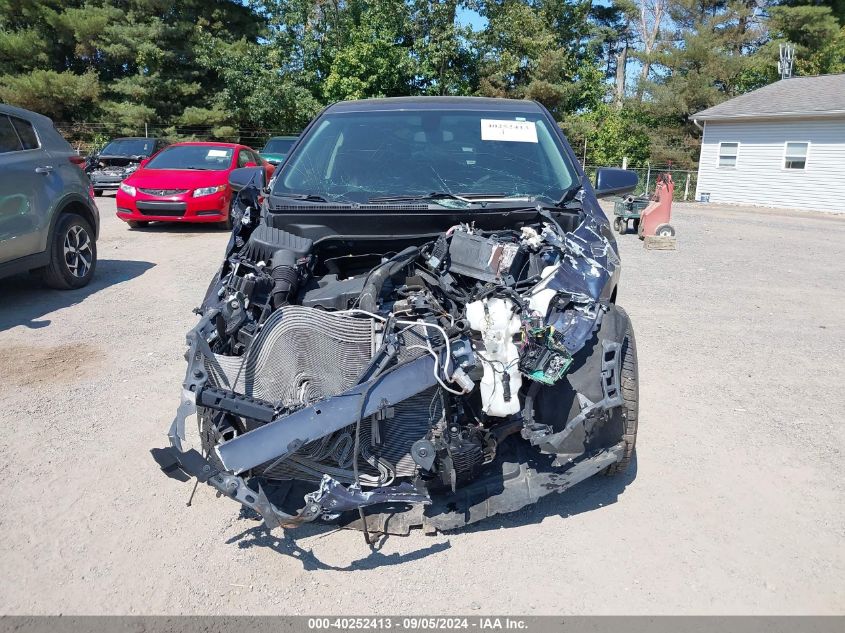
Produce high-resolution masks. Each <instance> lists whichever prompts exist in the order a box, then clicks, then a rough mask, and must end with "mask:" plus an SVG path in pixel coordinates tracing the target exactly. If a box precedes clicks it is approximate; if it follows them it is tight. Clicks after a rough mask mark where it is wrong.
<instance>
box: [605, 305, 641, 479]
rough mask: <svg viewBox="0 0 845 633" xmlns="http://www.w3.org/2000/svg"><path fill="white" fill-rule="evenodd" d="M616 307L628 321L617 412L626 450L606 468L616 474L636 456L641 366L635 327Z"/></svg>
mask: <svg viewBox="0 0 845 633" xmlns="http://www.w3.org/2000/svg"><path fill="white" fill-rule="evenodd" d="M616 309H617V310H619V312H621V313H622V315H623V316H624V317H625V319H626V320H627V322H628V326H627V328H626V329H625V339H624V340H623V341H622V372H621V376H620V383H621V387H622V400H623V402H622V405H621V406H620V407H618V409H617V410H616V412H615V414H616V415H621V416H622V425H623V433H622V441H623V442H624V445H625V446H624V452H623V454H622V459H621V460H620V461H618V462H616V463H615V464H611V465H610V466H608V467H607V468H606V469H605V471H604V472H605V474H607V475H616V474H619V473H624V472H625V471H626V470H628V466H629V465H630V464H631V459H633V457H634V449H635V448H636V445H637V423H638V420H639V401H640V388H639V368H638V366H637V342H636V340H635V339H634V329H633V328H632V327H631V319H630V318H629V317H628V313H627V312H625V311H624V310H623V309H622V308H620V307H619V306H616Z"/></svg>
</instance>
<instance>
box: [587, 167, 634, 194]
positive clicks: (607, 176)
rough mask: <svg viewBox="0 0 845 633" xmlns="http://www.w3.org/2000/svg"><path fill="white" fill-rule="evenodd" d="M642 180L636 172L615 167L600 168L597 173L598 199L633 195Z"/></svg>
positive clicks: (596, 188) (596, 187)
mask: <svg viewBox="0 0 845 633" xmlns="http://www.w3.org/2000/svg"><path fill="white" fill-rule="evenodd" d="M639 180H640V178H639V176H637V173H636V172H634V171H629V170H627V169H617V168H615V167H599V168H598V170H597V171H596V186H595V190H596V197H597V198H606V197H607V196H617V195H622V194H626V193H631V192H632V191H634V189H636V188H637V183H638V182H639Z"/></svg>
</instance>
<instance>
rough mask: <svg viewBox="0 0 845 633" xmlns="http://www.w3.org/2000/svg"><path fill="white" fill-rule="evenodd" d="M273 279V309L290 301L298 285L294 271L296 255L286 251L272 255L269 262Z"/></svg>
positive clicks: (297, 278) (297, 275)
mask: <svg viewBox="0 0 845 633" xmlns="http://www.w3.org/2000/svg"><path fill="white" fill-rule="evenodd" d="M270 264H271V266H272V271H271V273H270V276H271V277H272V278H273V307H275V308H278V307H279V306H283V305H285V304H286V303H288V301H289V300H290V297H291V295H293V294H294V293H295V292H296V289H297V286H298V285H299V273H298V272H297V270H296V254H295V253H294V252H293V251H289V250H287V249H279V250H277V251H276V252H275V253H273V259H272V260H271V262H270Z"/></svg>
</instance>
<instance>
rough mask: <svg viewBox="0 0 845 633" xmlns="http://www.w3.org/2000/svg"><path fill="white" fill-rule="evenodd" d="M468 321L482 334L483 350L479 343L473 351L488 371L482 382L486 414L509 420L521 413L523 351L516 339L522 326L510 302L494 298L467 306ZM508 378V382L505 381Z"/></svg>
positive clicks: (483, 405)
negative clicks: (520, 367)
mask: <svg viewBox="0 0 845 633" xmlns="http://www.w3.org/2000/svg"><path fill="white" fill-rule="evenodd" d="M467 320H468V321H469V326H470V328H472V330H474V331H475V332H478V333H480V334H481V340H482V341H483V342H484V345H483V347H482V346H481V345H478V344H477V343H476V342H475V341H474V342H473V347H474V348H475V351H476V352H477V353H478V355H479V356H480V358H479V360H481V364H482V366H483V367H484V376H483V377H482V378H481V405H482V408H483V410H484V413H486V414H487V415H490V416H494V417H505V416H509V415H513V414H515V413H519V411H520V409H521V408H522V407H521V406H520V404H519V388H520V387H521V386H522V374H520V373H519V368H518V367H517V365H518V364H519V348H517V346H516V345H514V343H513V337H514V335H515V334H517V333H518V332H519V330H520V327H521V325H522V323H521V321H520V319H519V317H518V316H517V315H516V314H515V313H514V304H513V301H511V300H510V299H500V298H498V297H493V298H490V299H482V300H481V301H473V302H472V303H468V304H467ZM505 375H507V376H508V378H505Z"/></svg>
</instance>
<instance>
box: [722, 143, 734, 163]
mask: <svg viewBox="0 0 845 633" xmlns="http://www.w3.org/2000/svg"><path fill="white" fill-rule="evenodd" d="M738 154H739V143H719V167H736V157H737V155H738Z"/></svg>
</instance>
